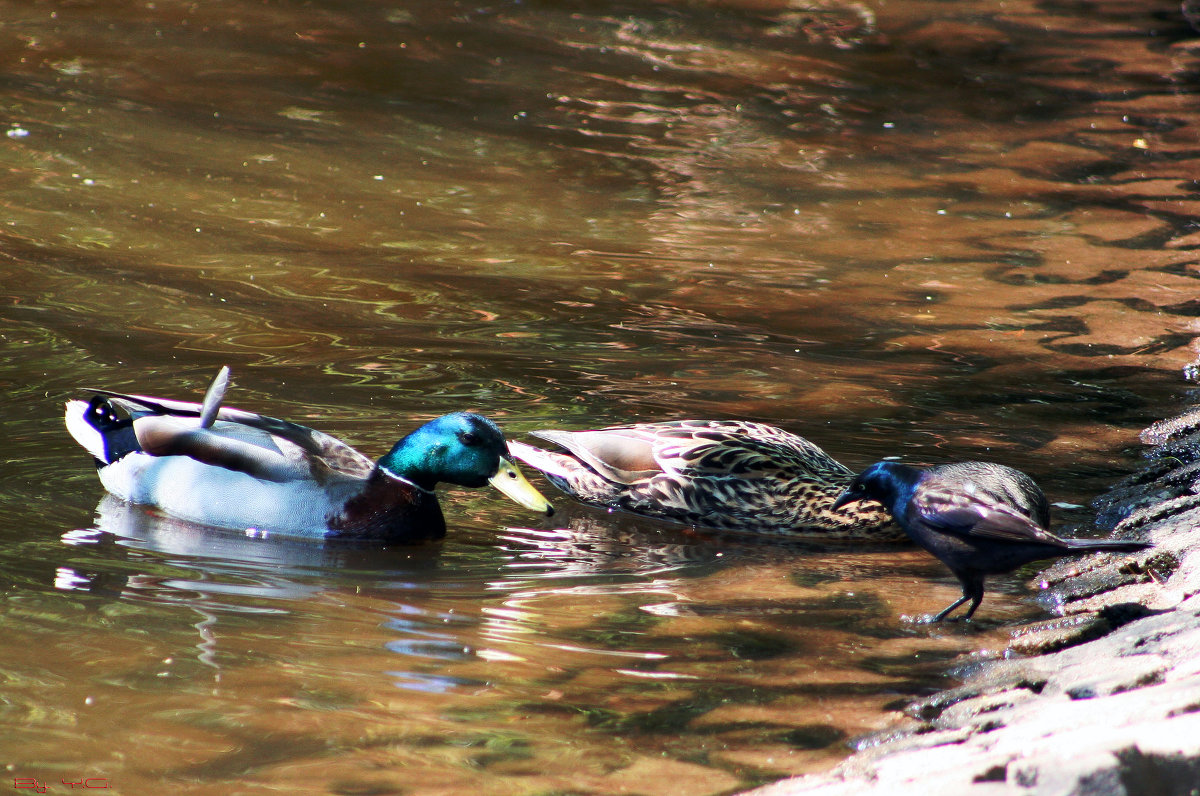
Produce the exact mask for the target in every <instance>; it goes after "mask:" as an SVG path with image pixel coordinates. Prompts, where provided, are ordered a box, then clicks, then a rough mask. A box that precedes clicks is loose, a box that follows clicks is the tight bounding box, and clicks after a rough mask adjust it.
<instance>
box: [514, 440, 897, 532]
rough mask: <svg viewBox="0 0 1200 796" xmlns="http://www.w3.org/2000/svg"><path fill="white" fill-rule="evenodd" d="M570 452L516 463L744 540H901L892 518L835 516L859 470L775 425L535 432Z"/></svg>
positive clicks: (648, 512) (528, 451)
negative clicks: (755, 536)
mask: <svg viewBox="0 0 1200 796" xmlns="http://www.w3.org/2000/svg"><path fill="white" fill-rule="evenodd" d="M531 433H532V434H533V436H536V437H540V438H542V439H545V440H548V441H550V442H553V443H555V444H557V445H559V446H561V447H562V448H564V449H565V450H566V453H563V452H551V451H545V450H542V449H540V448H535V447H533V446H532V445H526V444H524V443H521V442H515V441H510V442H509V450H510V451H511V452H512V454H513V455H514V456H516V457H517V458H519V459H521V460H522V461H524V462H525V463H526V464H529V465H530V466H531V467H535V468H537V469H538V470H541V471H542V472H543V473H544V474H545V475H546V478H547V479H548V480H549V481H550V483H552V484H554V485H555V486H556V487H558V488H559V489H561V490H562V491H564V492H566V493H567V494H568V495H571V496H572V497H574V498H576V499H577V500H580V501H582V502H584V503H588V504H591V505H594V506H602V507H606V508H612V509H620V510H623V511H628V512H632V513H634V514H642V515H645V516H648V517H657V518H661V519H668V520H674V521H676V522H683V523H688V524H690V525H696V526H702V527H707V528H715V529H719V530H724V531H735V532H741V533H756V534H771V535H779V536H793V537H798V538H807V539H829V540H854V541H864V542H867V541H870V542H890V541H897V540H902V539H904V538H905V537H904V534H903V532H902V531H901V530H900V529H899V528H898V527H897V526H896V525H895V523H893V522H892V521H891V517H890V516H889V515H888V514H887V512H886V511H883V510H881V508H880V507H877V506H868V505H863V506H861V507H860V508H859V509H857V510H855V511H853V512H842V511H837V512H835V511H833V510H832V505H833V502H834V500H835V499H836V498H837V496H838V495H839V494H841V492H842V491H843V490H844V489H846V487H847V486H849V484H850V482H851V481H852V480H853V478H854V473H853V472H852V471H851V470H849V469H848V468H847V467H845V466H843V465H842V464H841V463H840V462H838V461H836V460H834V459H833V458H831V457H830V456H829V455H828V454H827V453H825V451H823V450H821V449H820V448H819V447H817V446H816V445H814V444H813V443H811V442H809V441H808V440H806V439H804V438H803V437H799V436H796V435H795V434H792V433H790V432H787V431H784V430H783V429H780V428H775V427H774V426H768V425H764V424H761V423H750V422H744V421H721V420H679V421H674V422H666V423H639V424H635V425H629V426H616V427H612V428H604V429H599V430H595V431H534V432H531Z"/></svg>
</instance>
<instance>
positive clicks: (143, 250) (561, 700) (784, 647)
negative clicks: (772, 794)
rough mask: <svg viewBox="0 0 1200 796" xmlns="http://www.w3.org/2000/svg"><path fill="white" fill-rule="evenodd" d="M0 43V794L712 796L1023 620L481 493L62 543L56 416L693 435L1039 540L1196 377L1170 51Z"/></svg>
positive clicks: (826, 15) (821, 758)
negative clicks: (955, 492)
mask: <svg viewBox="0 0 1200 796" xmlns="http://www.w3.org/2000/svg"><path fill="white" fill-rule="evenodd" d="M0 12H2V13H3V17H2V18H3V19H4V22H5V24H4V25H3V26H2V27H0V40H2V41H3V42H4V43H5V44H6V45H7V47H6V48H4V49H3V50H2V52H4V53H6V57H5V60H4V66H5V70H4V75H5V78H4V80H3V81H0V95H2V96H3V98H4V107H5V109H6V116H5V117H4V118H3V119H2V120H0V126H2V127H3V128H4V129H5V130H6V136H5V137H4V138H3V139H0V141H3V146H0V165H2V166H3V169H4V174H5V176H6V190H5V191H4V192H3V194H2V195H0V214H2V216H3V223H2V224H0V256H3V258H4V266H3V268H4V277H3V279H0V346H2V347H3V350H4V352H5V354H6V356H5V357H3V358H0V385H2V386H3V388H4V389H3V390H0V395H3V398H0V402H2V408H3V411H4V418H5V422H4V430H5V444H6V450H5V454H6V455H5V463H6V464H5V467H6V471H5V478H3V479H0V515H2V517H3V522H0V538H2V541H3V543H2V544H0V580H2V581H3V583H4V584H5V588H4V590H2V591H0V597H2V598H3V599H2V600H0V615H2V617H3V621H4V625H5V627H6V629H7V630H8V631H9V632H8V634H7V639H8V641H7V643H6V644H5V645H4V648H3V654H2V655H0V660H2V661H3V663H2V664H0V679H2V680H3V682H4V683H5V685H6V688H5V694H4V699H3V703H2V704H0V715H3V717H4V720H5V723H6V727H8V728H9V730H10V732H9V736H10V737H6V742H7V744H8V745H9V746H10V747H11V749H12V751H11V752H10V757H9V759H8V760H9V762H11V765H12V766H13V767H14V768H13V774H14V776H25V775H26V774H28V775H29V776H43V778H45V779H47V780H48V781H54V780H55V777H56V776H57V778H58V780H59V781H61V780H62V778H63V777H68V778H69V777H75V778H77V779H78V778H79V777H86V776H95V777H107V778H108V780H109V781H110V782H111V783H112V786H113V787H114V789H123V791H122V792H129V793H134V792H136V793H152V792H158V791H161V790H163V788H164V787H167V788H169V789H175V790H178V789H179V788H180V787H184V788H185V789H187V788H193V787H194V788H195V789H198V790H203V791H210V790H211V791H213V792H217V791H220V792H225V791H227V790H228V789H229V787H230V786H231V783H236V784H237V786H238V787H244V788H250V789H254V788H259V789H261V790H270V791H278V790H284V789H286V790H289V791H297V792H308V791H312V790H321V791H329V792H339V793H361V792H390V791H393V790H396V789H397V788H402V789H405V788H406V789H412V790H422V791H434V790H446V791H456V792H458V791H461V792H488V793H491V792H496V793H501V792H508V791H512V790H513V789H517V790H529V791H537V792H595V793H615V792H629V791H644V790H647V789H650V790H653V792H655V793H662V794H672V793H680V794H688V795H689V796H691V795H692V794H701V793H725V792H733V791H735V790H737V789H739V788H742V787H746V786H749V785H752V784H755V783H758V782H764V781H768V780H771V779H774V778H776V777H779V776H782V775H785V774H789V773H796V772H802V771H809V770H816V769H820V768H822V767H827V766H829V765H831V764H832V763H834V762H836V760H838V759H839V758H840V757H841V756H842V755H843V754H844V753H845V751H846V749H847V748H848V747H847V743H848V742H849V741H850V739H852V738H853V737H854V736H855V735H857V734H858V733H860V732H863V731H867V730H872V729H876V728H878V727H881V726H884V725H885V724H887V722H889V721H892V720H894V718H895V713H894V708H895V707H896V705H897V704H898V702H899V701H901V700H903V699H904V698H906V697H907V696H909V695H911V694H914V693H920V692H922V691H925V690H927V689H929V688H931V687H933V686H934V685H935V684H937V683H938V682H941V679H940V678H942V677H944V674H943V673H944V671H945V665H946V663H947V661H948V660H950V659H952V658H953V657H954V656H955V655H958V654H960V653H963V652H968V651H973V652H974V654H979V655H986V654H988V653H987V650H991V649H998V648H1001V647H1002V646H1003V642H1004V639H1005V631H1004V626H1005V623H1006V622H1008V621H1010V620H1012V619H1013V618H1016V617H1019V616H1024V615H1026V614H1028V613H1030V612H1033V611H1036V610H1039V609H1038V608H1037V607H1036V606H1035V605H1033V604H1032V603H1031V602H1029V601H1028V600H1027V596H1028V595H1027V592H1026V591H1025V589H1024V587H1023V585H1022V581H1021V579H1020V578H1019V577H1017V578H1013V579H1011V580H1008V581H1005V582H1002V583H999V584H998V587H999V588H998V589H997V591H998V594H997V598H996V599H995V600H994V601H990V602H989V606H991V607H990V608H989V611H988V612H987V615H986V616H984V617H981V621H980V622H978V623H975V624H973V625H971V626H969V627H967V626H960V625H951V626H939V627H926V626H915V625H913V624H912V623H908V622H905V621H904V619H903V618H904V617H906V616H913V615H919V614H921V613H924V612H927V611H928V609H929V607H930V606H939V605H944V604H946V603H947V602H949V601H950V600H951V599H952V598H953V597H954V596H956V594H957V588H956V585H955V583H954V582H953V579H952V578H950V577H949V576H948V575H947V574H946V573H945V572H944V571H943V570H941V569H940V568H938V566H937V565H936V564H934V563H931V562H930V560H929V559H928V558H927V557H925V556H923V555H922V554H920V553H919V552H917V551H912V550H907V549H904V548H891V549H888V548H880V549H873V550H866V549H852V550H851V549H842V548H834V547H825V548H822V547H812V546H808V547H805V546H790V545H767V544H764V543H762V542H761V541H760V542H756V543H749V542H746V541H744V540H738V539H736V538H729V537H721V536H711V535H705V534H696V533H693V532H690V531H689V530H687V529H681V528H678V527H674V526H662V525H658V524H654V523H648V522H645V521H642V520H638V519H636V518H632V517H628V516H625V515H617V514H606V513H603V512H596V511H591V510H588V509H585V508H579V507H571V506H567V507H564V510H563V512H562V513H561V514H560V515H559V516H557V517H556V518H553V519H551V520H547V521H540V520H538V519H537V518H532V517H528V516H526V515H524V514H521V513H519V511H518V510H517V509H515V508H513V507H511V506H506V505H502V504H501V503H500V501H498V500H495V499H494V498H493V497H491V496H488V495H485V494H483V493H482V492H479V493H475V492H467V491H463V490H447V491H446V494H445V497H444V500H443V503H444V506H445V508H446V512H447V516H448V519H449V521H450V526H451V532H450V536H449V539H448V541H447V542H446V543H445V544H444V545H437V546H430V547H421V548H411V549H402V548H389V549H360V548H354V547H345V546H341V547H339V546H321V545H311V544H308V543H304V544H297V543H292V542H288V541H286V540H279V539H270V538H268V539H262V538H249V537H245V536H239V535H237V534H229V533H227V532H218V531H213V530H211V529H204V528H197V527H195V526H189V525H186V524H182V523H177V522H175V521H173V520H171V519H169V518H164V517H161V516H157V515H155V514H153V513H148V512H146V511H143V510H142V509H139V508H131V507H128V506H124V505H122V504H120V503H117V502H114V501H111V500H106V501H104V502H102V503H101V504H100V506H99V507H98V508H97V507H96V500H97V499H98V496H99V494H100V487H99V485H98V484H97V482H96V479H95V476H94V474H93V473H92V472H90V465H89V463H88V461H87V457H86V455H83V454H81V452H80V451H79V450H78V449H77V448H76V447H75V446H74V445H73V443H72V442H71V440H70V439H69V438H67V436H66V435H65V433H64V432H63V430H62V428H61V421H60V419H59V418H60V415H61V402H62V401H63V400H65V399H67V398H69V397H73V396H74V394H75V391H76V390H77V389H78V387H79V386H80V385H89V386H91V385H95V386H99V387H106V388H110V389H116V390H126V391H133V392H145V391H150V392H155V393H159V394H163V395H169V396H174V397H179V398H188V397H190V396H196V397H198V396H199V395H200V394H201V393H202V392H203V389H204V387H205V386H206V385H207V384H208V381H209V379H210V378H211V374H212V373H213V372H214V371H215V369H216V367H217V366H219V365H221V364H226V363H228V364H230V365H232V366H233V371H234V379H235V385H234V389H233V391H232V392H231V395H230V401H231V403H233V404H234V405H238V406H241V407H243V408H246V409H251V410H255V411H261V412H266V413H268V414H271V415H275V416H280V417H286V418H292V419H295V420H297V421H299V422H303V423H306V424H308V425H312V426H314V427H317V428H320V429H322V430H325V431H328V432H330V433H334V434H337V435H338V436H339V437H342V438H345V439H347V440H348V441H350V442H351V443H352V444H354V445H355V446H356V447H360V448H361V449H362V450H363V451H364V452H367V453H369V454H375V455H378V454H380V453H382V452H383V451H385V450H386V449H387V447H388V446H390V445H391V444H392V443H393V442H394V441H395V439H396V438H397V437H398V436H399V435H400V434H403V433H405V432H406V431H408V430H410V429H412V428H414V427H416V426H417V425H419V424H420V422H421V421H423V420H426V419H429V418H431V417H433V416H436V415H439V414H443V413H445V412H448V411H452V410H456V409H463V408H475V409H479V410H482V411H484V412H486V413H487V414H490V415H492V416H494V417H496V418H497V419H498V420H499V421H500V422H501V424H502V425H503V427H504V428H505V430H506V432H507V433H510V434H512V435H514V436H519V435H521V434H522V433H523V432H525V431H528V430H531V429H535V428H544V427H549V426H556V427H564V428H584V427H588V426H596V425H610V424H615V423H619V422H625V421H633V420H661V419H667V418H683V417H716V418H731V417H740V418H748V419H754V420H760V421H764V422H769V423H773V424H776V425H780V426H783V427H786V428H788V429H789V430H792V431H795V432H797V433H801V434H803V435H805V436H807V437H810V438H811V439H813V441H814V442H816V443H818V444H820V445H821V446H822V447H823V448H825V449H827V450H829V451H830V452H831V453H832V454H833V455H835V456H836V457H837V458H839V459H841V460H843V461H845V462H846V463H847V464H848V465H851V466H854V467H858V466H862V465H865V464H867V463H869V462H870V461H873V460H875V459H877V458H879V457H881V456H893V455H899V456H902V457H904V458H906V459H909V460H913V461H928V462H934V461H945V460H947V459H953V458H986V459H1000V460H1003V461H1004V462H1006V463H1008V464H1011V465H1014V466H1017V467H1020V468H1022V469H1024V470H1028V471H1030V472H1031V473H1032V474H1033V475H1035V477H1037V478H1038V480H1039V481H1040V482H1041V483H1042V484H1043V486H1045V487H1046V489H1047V491H1048V493H1049V494H1050V497H1051V499H1052V500H1053V501H1055V502H1056V503H1066V504H1070V505H1074V506H1086V505H1088V504H1089V503H1090V501H1091V500H1092V498H1093V497H1094V495H1095V494H1096V492H1097V491H1098V490H1099V489H1100V488H1101V487H1102V486H1103V485H1104V484H1105V483H1107V482H1108V481H1109V480H1110V479H1111V478H1112V476H1113V475H1115V474H1117V473H1120V472H1122V471H1124V470H1126V469H1128V468H1129V466H1130V459H1129V455H1130V454H1131V453H1132V448H1131V446H1133V445H1134V444H1135V443H1134V437H1135V434H1134V432H1135V431H1136V429H1138V428H1140V427H1141V426H1143V425H1145V424H1146V422H1148V421H1150V420H1153V419H1156V418H1157V417H1158V416H1160V415H1161V414H1162V413H1163V412H1165V411H1169V409H1164V407H1170V406H1172V405H1173V404H1174V402H1175V401H1176V400H1177V399H1178V395H1179V390H1180V385H1179V383H1178V382H1177V380H1176V374H1177V372H1178V370H1179V369H1180V368H1181V367H1182V366H1184V365H1185V364H1189V363H1191V362H1192V360H1193V359H1194V358H1195V356H1196V351H1197V348H1196V345H1195V338H1196V335H1197V332H1198V331H1200V328H1198V327H1197V322H1196V316H1197V311H1196V310H1197V306H1196V300H1195V298H1194V296H1195V293H1196V291H1195V285H1196V279H1197V269H1196V267H1195V265H1194V263H1193V260H1194V257H1193V256H1192V252H1191V249H1192V248H1193V247H1194V246H1195V245H1196V241H1197V232H1196V229H1197V223H1198V222H1197V218H1198V216H1200V214H1198V213H1197V212H1196V207H1195V206H1194V201H1195V193H1196V191H1195V184H1194V180H1195V173H1196V172H1197V164H1196V163H1195V162H1194V161H1195V139H1196V134H1195V128H1196V126H1197V124H1198V123H1200V120H1198V119H1197V114H1196V111H1195V102H1194V99H1195V96H1194V95H1195V91H1196V89H1195V81H1194V80H1193V79H1192V78H1193V75H1194V73H1195V71H1196V68H1195V66H1196V65H1195V50H1196V48H1195V40H1196V34H1195V31H1194V30H1193V29H1192V28H1191V27H1190V26H1188V25H1187V24H1186V23H1185V21H1184V19H1183V18H1182V17H1181V16H1178V15H1177V14H1176V12H1175V11H1174V10H1172V8H1167V7H1166V6H1164V7H1163V8H1153V9H1151V8H1148V7H1147V8H1141V7H1133V6H1128V7H1126V6H1120V7H1117V6H1113V5H1112V4H1107V5H1106V4H1103V3H1094V2H1087V1H1086V0H1085V2H1080V3H1075V4H1072V5H1067V4H1049V5H1048V4H1046V3H1036V2H1029V1H1027V0H1014V1H1012V2H1007V3H1005V4H1003V5H1002V6H998V5H997V4H994V3H981V2H976V1H975V0H961V1H960V2H958V3H954V4H947V3H936V2H935V3H929V2H922V1H921V0H898V1H894V2H888V3H862V2H838V0H829V1H828V2H814V3H808V4H796V3H788V2H782V0H781V1H780V2H775V1H774V0H753V1H752V2H751V1H750V0H746V1H744V2H743V0H727V1H725V2H720V3H680V2H673V1H671V0H668V1H667V2H655V3H643V2H617V3H612V2H605V3H595V2H589V0H571V2H566V3H546V2H537V1H534V2H498V3H483V4H476V5H472V6H465V5H459V4H453V3H445V2H424V0H421V1H419V2H409V3H405V4H403V5H402V6H401V5H398V4H396V3H394V2H390V1H389V2H383V1H382V0H381V1H380V2H376V1H375V0H364V1H363V2H358V3H353V4H347V3H343V2H332V1H326V0H313V1H312V2H306V3H303V4H296V3H263V2H257V0H253V1H251V0H221V2H211V3H178V2H171V1H170V0H159V1H158V2H154V3H146V2H143V1H142V0H102V1H98V2H90V3H87V4H78V3H76V4H64V3H54V2H49V0H46V1H45V2H42V1H41V0H32V1H29V0H20V1H19V2H18V1H16V0H0ZM1057 511H1058V514H1059V517H1060V521H1061V522H1062V523H1065V524H1066V525H1067V526H1072V525H1086V524H1088V523H1090V521H1091V518H1090V516H1089V511H1088V510H1086V509H1080V508H1074V509H1058V510H1057ZM1068 529H1069V528H1068ZM114 749H116V750H119V754H118V753H117V752H114ZM6 751H7V750H6ZM26 769H28V770H26ZM398 772H399V773H398ZM401 774H402V775H403V776H401Z"/></svg>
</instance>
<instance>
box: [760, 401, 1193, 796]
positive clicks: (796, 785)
mask: <svg viewBox="0 0 1200 796" xmlns="http://www.w3.org/2000/svg"><path fill="white" fill-rule="evenodd" d="M1141 439H1142V441H1143V442H1144V443H1146V444H1148V445H1152V446H1154V447H1153V448H1152V449H1151V450H1150V451H1149V453H1148V454H1147V458H1148V460H1149V462H1148V464H1147V465H1146V466H1145V467H1144V468H1143V469H1142V470H1141V471H1140V472H1138V473H1135V474H1134V475H1132V476H1129V477H1128V478H1126V479H1125V480H1124V481H1122V482H1120V483H1119V484H1117V485H1116V486H1114V487H1113V488H1112V489H1111V490H1110V491H1109V492H1108V493H1106V494H1105V495H1103V496H1102V497H1101V498H1099V499H1098V500H1097V501H1096V504H1095V505H1096V508H1097V509H1098V511H1099V522H1100V525H1101V527H1103V528H1105V529H1107V530H1111V531H1112V533H1113V536H1115V537H1117V538H1133V539H1145V540H1149V541H1151V542H1153V543H1154V544H1155V547H1154V548H1153V549H1151V550H1147V551H1145V552H1143V553H1137V554H1132V555H1109V554H1101V555H1095V556H1089V557H1087V558H1085V559H1075V560H1062V561H1059V562H1058V563H1056V564H1054V565H1053V566H1051V567H1050V568H1048V569H1047V570H1045V571H1044V572H1043V573H1042V574H1041V581H1042V582H1043V583H1042V585H1044V586H1045V587H1046V589H1047V591H1046V595H1047V596H1048V598H1049V599H1051V600H1052V601H1053V602H1054V603H1055V604H1056V605H1057V607H1058V608H1059V609H1060V612H1061V616H1060V617H1059V618H1056V619H1052V620H1049V621H1042V622H1034V623H1031V624H1028V625H1024V626H1021V627H1018V628H1015V629H1014V630H1013V634H1012V639H1011V641H1010V643H1009V648H1008V651H1007V653H1006V654H1005V656H1004V657H1003V658H1001V659H998V660H994V661H989V662H986V663H983V664H980V665H977V666H976V667H975V668H974V669H973V671H971V672H970V673H969V674H967V675H966V676H965V679H964V681H963V683H962V684H961V685H960V686H958V687H956V688H953V689H950V690H947V691H943V692H941V693H939V694H935V695H933V696H931V697H928V698H925V699H923V700H920V701H917V702H914V703H913V704H911V705H909V706H908V708H907V709H906V710H905V712H906V713H907V714H908V715H909V716H910V717H911V718H912V719H913V721H912V722H911V723H910V724H909V725H908V726H905V727H902V728H900V729H898V730H893V731H891V732H890V733H888V734H887V735H885V736H878V737H872V738H867V739H862V740H861V741H860V742H859V744H858V745H857V746H858V751H856V752H855V753H854V754H852V755H851V756H850V757H849V758H847V759H846V760H845V761H843V762H842V763H841V764H840V765H839V766H838V767H837V768H835V769H834V770H833V771H831V772H829V773H828V774H822V775H813V776H802V777H795V778H792V779H787V780H782V781H780V782H776V783H773V784H771V785H767V786H765V787H762V788H758V789H755V790H753V791H750V792H749V794H752V795H753V796H794V795H795V794H806V795H808V796H814V795H815V796H847V795H848V794H856V796H857V795H859V794H888V796H905V795H906V794H921V796H940V794H954V796H959V795H960V794H965V795H966V796H976V795H984V794H1001V793H1004V794H1012V793H1020V794H1031V795H1033V796H1043V795H1044V796H1051V794H1064V795H1065V794H1080V796H1083V794H1088V795H1089V796H1091V795H1093V794H1103V796H1108V795H1109V794H1112V796H1135V794H1136V795H1138V796H1140V795H1141V794H1147V796H1149V795H1150V794H1153V796H1176V794H1178V796H1195V794H1200V552H1196V551H1200V409H1194V410H1192V411H1189V412H1186V413H1184V414H1182V415H1180V416H1179V417H1175V418H1172V419H1170V420H1164V421H1161V422H1159V423H1155V424H1154V425H1153V426H1151V427H1150V428H1148V429H1146V430H1145V431H1143V432H1142V434H1141Z"/></svg>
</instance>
